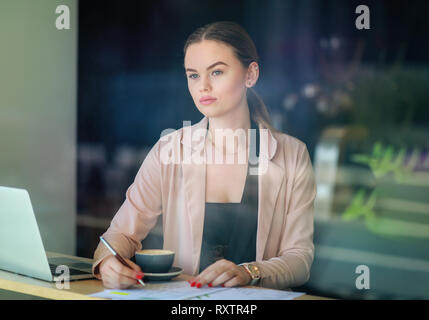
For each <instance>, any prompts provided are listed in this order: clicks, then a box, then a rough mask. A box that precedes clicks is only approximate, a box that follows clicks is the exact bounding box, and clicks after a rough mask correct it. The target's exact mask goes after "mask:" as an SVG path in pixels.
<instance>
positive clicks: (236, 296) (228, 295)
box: [192, 288, 305, 300]
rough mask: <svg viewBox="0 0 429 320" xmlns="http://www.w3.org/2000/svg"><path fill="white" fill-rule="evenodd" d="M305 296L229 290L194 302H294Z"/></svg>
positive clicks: (299, 293) (301, 293) (266, 290)
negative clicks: (293, 300)
mask: <svg viewBox="0 0 429 320" xmlns="http://www.w3.org/2000/svg"><path fill="white" fill-rule="evenodd" d="M304 294H305V293H304V292H292V291H283V290H272V289H253V288H228V289H227V290H221V291H216V292H213V293H210V294H208V295H202V296H199V297H196V298H193V299H192V300H195V299H198V300H292V299H295V298H297V297H299V296H302V295H304Z"/></svg>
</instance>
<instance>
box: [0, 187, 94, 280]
mask: <svg viewBox="0 0 429 320" xmlns="http://www.w3.org/2000/svg"><path fill="white" fill-rule="evenodd" d="M58 266H60V267H59V268H57V267H58ZM64 266H67V267H68V270H67V268H65V267H64ZM91 268H92V264H90V263H85V262H82V261H80V260H77V259H72V258H63V257H53V258H48V257H47V255H46V251H45V248H44V246H43V242H42V238H41V237H40V232H39V227H38V225H37V221H36V217H35V215H34V211H33V207H32V205H31V200H30V196H29V194H28V192H27V190H25V189H16V188H9V187H2V186H0V269H1V270H6V271H10V272H13V273H18V274H22V275H25V276H28V277H32V278H37V279H41V280H45V281H51V282H54V281H56V280H57V279H63V280H64V277H65V276H66V274H67V271H68V274H69V278H68V280H82V279H90V278H93V275H92V270H91Z"/></svg>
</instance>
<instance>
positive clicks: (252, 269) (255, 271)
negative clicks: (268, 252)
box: [248, 264, 259, 277]
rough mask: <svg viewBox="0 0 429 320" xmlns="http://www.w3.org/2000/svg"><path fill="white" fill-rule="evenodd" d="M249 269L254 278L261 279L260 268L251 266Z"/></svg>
mask: <svg viewBox="0 0 429 320" xmlns="http://www.w3.org/2000/svg"><path fill="white" fill-rule="evenodd" d="M248 267H249V270H250V272H251V273H252V275H253V277H259V268H258V267H257V266H255V265H253V264H249V265H248Z"/></svg>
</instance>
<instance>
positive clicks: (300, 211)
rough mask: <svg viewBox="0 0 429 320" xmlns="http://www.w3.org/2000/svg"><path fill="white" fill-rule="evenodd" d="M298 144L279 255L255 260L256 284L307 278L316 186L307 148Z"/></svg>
mask: <svg viewBox="0 0 429 320" xmlns="http://www.w3.org/2000/svg"><path fill="white" fill-rule="evenodd" d="M301 146H302V147H301V148H300V149H301V151H300V152H299V156H298V162H297V169H296V174H295V177H294V182H293V187H292V194H291V198H290V207H289V211H288V213H287V215H286V224H285V229H284V232H283V235H282V239H281V242H280V243H281V244H280V252H279V256H278V257H273V258H271V259H269V260H264V261H259V262H256V264H257V265H258V266H259V268H260V271H261V280H260V281H259V285H260V286H263V287H269V288H275V289H289V288H291V287H296V286H300V285H302V284H304V283H305V282H307V281H308V279H309V278H310V268H311V265H312V263H313V259H314V243H313V230H314V199H315V197H316V193H317V188H316V182H315V176H314V172H313V167H312V165H311V160H310V156H309V153H308V150H307V147H306V146H305V144H304V143H302V145H301Z"/></svg>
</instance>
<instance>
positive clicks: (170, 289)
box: [90, 281, 304, 300]
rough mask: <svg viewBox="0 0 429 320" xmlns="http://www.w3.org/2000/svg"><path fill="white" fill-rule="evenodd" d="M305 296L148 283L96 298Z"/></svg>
mask: <svg viewBox="0 0 429 320" xmlns="http://www.w3.org/2000/svg"><path fill="white" fill-rule="evenodd" d="M303 294H304V293H303V292H290V291H282V290H272V289H252V288H223V287H216V288H210V287H203V288H199V289H198V288H195V287H191V286H190V285H189V283H188V282H187V281H167V282H147V283H146V286H145V287H141V286H135V287H132V288H130V289H126V290H123V289H122V290H119V289H107V290H104V291H101V292H97V293H94V294H91V295H90V296H92V297H99V298H107V299H113V300H186V299H191V300H292V299H294V298H296V297H299V296H301V295H303Z"/></svg>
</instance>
